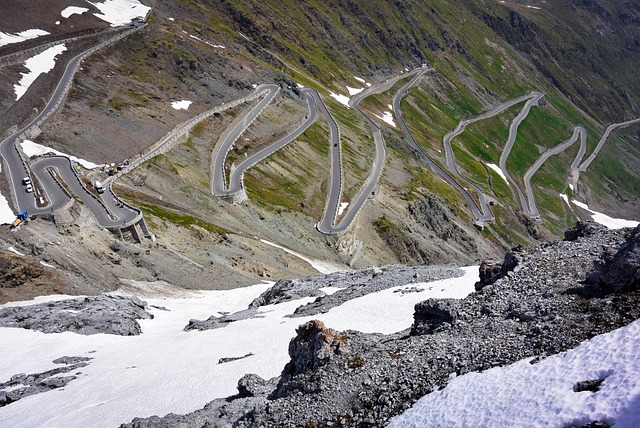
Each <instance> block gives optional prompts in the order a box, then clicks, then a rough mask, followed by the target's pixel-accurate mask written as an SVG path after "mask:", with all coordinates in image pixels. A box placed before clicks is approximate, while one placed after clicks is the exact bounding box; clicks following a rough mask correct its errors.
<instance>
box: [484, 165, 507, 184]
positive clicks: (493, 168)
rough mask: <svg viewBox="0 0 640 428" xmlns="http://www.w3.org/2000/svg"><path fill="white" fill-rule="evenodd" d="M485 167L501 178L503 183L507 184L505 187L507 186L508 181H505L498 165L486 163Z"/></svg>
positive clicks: (505, 177) (505, 178)
mask: <svg viewBox="0 0 640 428" xmlns="http://www.w3.org/2000/svg"><path fill="white" fill-rule="evenodd" d="M487 166H488V167H489V168H491V169H492V170H494V171H495V172H496V173H497V174H498V175H499V176H500V177H502V179H503V180H504V182H505V183H507V185H509V181H508V180H507V176H506V175H504V172H503V171H502V170H501V169H500V167H499V166H498V165H496V164H495V163H488V164H487Z"/></svg>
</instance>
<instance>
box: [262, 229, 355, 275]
mask: <svg viewBox="0 0 640 428" xmlns="http://www.w3.org/2000/svg"><path fill="white" fill-rule="evenodd" d="M256 239H258V240H260V242H262V243H263V244H267V245H271V246H272V247H275V248H280V249H281V250H282V251H284V252H286V253H289V254H291V255H293V256H296V257H297V258H299V259H301V260H304V261H305V262H307V263H309V264H310V265H311V266H312V267H313V268H314V269H315V270H317V271H318V272H320V273H324V274H327V273H333V272H346V271H348V270H349V269H347V268H346V267H344V266H340V265H337V264H334V263H331V262H327V261H323V260H317V259H312V258H309V257H306V256H303V255H302V254H300V253H297V252H295V251H293V250H290V249H288V248H286V247H283V246H282V245H278V244H274V243H273V242H269V241H267V240H266V239H260V238H258V237H256Z"/></svg>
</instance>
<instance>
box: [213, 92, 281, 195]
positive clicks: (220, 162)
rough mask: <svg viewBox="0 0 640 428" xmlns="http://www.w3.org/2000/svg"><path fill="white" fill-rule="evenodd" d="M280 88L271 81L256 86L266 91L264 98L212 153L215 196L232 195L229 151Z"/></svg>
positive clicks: (219, 142) (225, 135) (223, 136)
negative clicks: (227, 164) (227, 170)
mask: <svg viewBox="0 0 640 428" xmlns="http://www.w3.org/2000/svg"><path fill="white" fill-rule="evenodd" d="M279 90H280V86H278V85H276V84H274V83H271V84H265V85H260V86H258V87H257V88H256V90H255V93H257V94H260V93H265V96H264V98H262V100H260V102H259V103H257V104H256V105H255V106H254V107H253V108H252V109H251V110H250V111H249V112H248V113H247V114H245V115H244V116H242V117H241V118H239V120H238V122H237V123H236V125H235V126H234V127H232V128H231V129H229V130H227V131H228V132H225V133H224V134H223V135H222V136H221V137H220V140H219V141H218V143H217V144H216V146H215V148H214V149H213V153H212V154H211V193H212V194H213V195H214V196H229V195H231V193H232V192H231V191H230V189H229V188H228V187H227V184H226V173H225V170H224V163H225V159H226V158H227V155H228V154H229V151H230V150H231V148H232V147H233V145H234V144H235V142H236V141H237V140H238V138H240V136H241V135H242V134H243V133H244V132H245V131H246V130H247V128H248V127H249V125H251V123H253V121H254V120H255V119H256V118H257V117H258V115H260V113H262V112H263V111H264V109H265V108H267V106H268V105H269V103H271V101H273V99H274V98H275V96H276V94H277V93H278V91H279Z"/></svg>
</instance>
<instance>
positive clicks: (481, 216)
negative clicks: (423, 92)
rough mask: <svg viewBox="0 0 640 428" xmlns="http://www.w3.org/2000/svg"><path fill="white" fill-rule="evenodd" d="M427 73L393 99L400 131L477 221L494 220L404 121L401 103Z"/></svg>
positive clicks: (407, 85)
mask: <svg viewBox="0 0 640 428" xmlns="http://www.w3.org/2000/svg"><path fill="white" fill-rule="evenodd" d="M427 71H428V70H423V71H421V72H420V73H418V74H416V75H415V77H414V78H413V79H411V81H409V82H408V83H406V84H405V85H404V86H403V87H402V88H401V89H400V90H399V91H398V92H397V93H396V95H395V96H394V97H393V103H392V107H393V113H394V114H395V116H396V120H397V121H398V124H399V125H400V129H402V132H404V134H405V135H406V136H407V139H408V140H409V143H410V145H411V147H410V149H411V151H412V152H413V154H414V156H415V157H416V158H418V159H420V158H421V159H423V161H424V162H425V163H426V164H427V165H428V166H429V167H430V168H431V169H432V170H433V171H434V172H436V173H438V174H440V176H441V177H442V178H444V180H445V181H446V182H447V183H449V184H450V185H451V186H453V187H454V188H455V189H456V190H458V192H460V193H461V194H462V196H463V197H464V199H465V201H466V202H467V205H469V208H470V209H471V212H472V213H473V216H474V217H475V218H476V220H477V221H490V220H493V218H494V217H493V213H492V212H491V210H490V209H489V208H488V207H487V209H486V212H485V213H483V212H481V211H480V207H479V206H478V203H477V202H476V200H475V199H474V198H473V196H471V194H470V193H469V191H468V190H467V189H466V188H465V187H464V186H463V185H462V184H460V183H459V182H458V180H456V179H455V178H453V176H451V174H449V173H448V172H447V171H446V170H445V169H444V168H442V167H441V166H440V165H438V163H437V162H436V161H434V160H433V159H432V158H431V157H430V156H429V155H428V154H427V153H426V152H425V151H424V150H422V147H420V145H419V144H418V142H417V141H416V140H415V138H414V137H413V134H412V133H411V130H410V129H409V127H408V126H407V124H406V122H405V121H404V118H403V116H402V110H401V109H400V103H401V102H402V99H403V98H404V97H405V95H407V93H408V92H409V89H410V88H411V87H412V86H414V85H415V84H416V83H417V82H418V80H420V78H422V76H423V75H424V74H425V73H426V72H427Z"/></svg>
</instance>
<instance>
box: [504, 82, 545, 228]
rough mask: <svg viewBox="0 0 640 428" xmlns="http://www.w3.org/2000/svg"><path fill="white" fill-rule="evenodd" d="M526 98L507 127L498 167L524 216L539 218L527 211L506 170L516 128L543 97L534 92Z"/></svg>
mask: <svg viewBox="0 0 640 428" xmlns="http://www.w3.org/2000/svg"><path fill="white" fill-rule="evenodd" d="M528 97H530V98H529V100H528V101H527V102H526V103H525V105H524V107H523V108H522V110H521V111H520V113H518V115H517V116H516V117H515V119H513V121H512V122H511V125H510V126H509V137H508V138H507V143H506V144H505V146H504V148H503V149H502V153H501V154H500V164H499V166H500V169H501V170H502V173H503V174H504V175H505V177H507V181H508V182H509V183H510V184H511V185H512V188H513V189H516V193H517V194H518V198H519V199H520V205H521V206H522V210H523V211H524V213H525V215H526V216H528V217H531V218H539V217H540V214H539V213H538V212H537V210H536V212H532V211H531V210H530V209H529V205H528V204H527V199H526V198H525V196H524V192H523V191H522V189H521V188H520V185H519V184H518V183H517V182H516V181H515V180H514V179H513V177H512V176H511V174H510V173H509V170H507V158H508V157H509V154H511V149H512V148H513V144H514V143H515V141H516V137H517V136H518V127H519V126H520V124H521V123H522V121H523V120H524V119H525V118H526V117H527V116H528V115H529V111H530V110H531V107H533V106H534V105H536V104H538V101H540V99H541V98H542V97H544V95H543V94H542V93H540V92H535V91H534V92H531V94H529V95H528Z"/></svg>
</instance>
